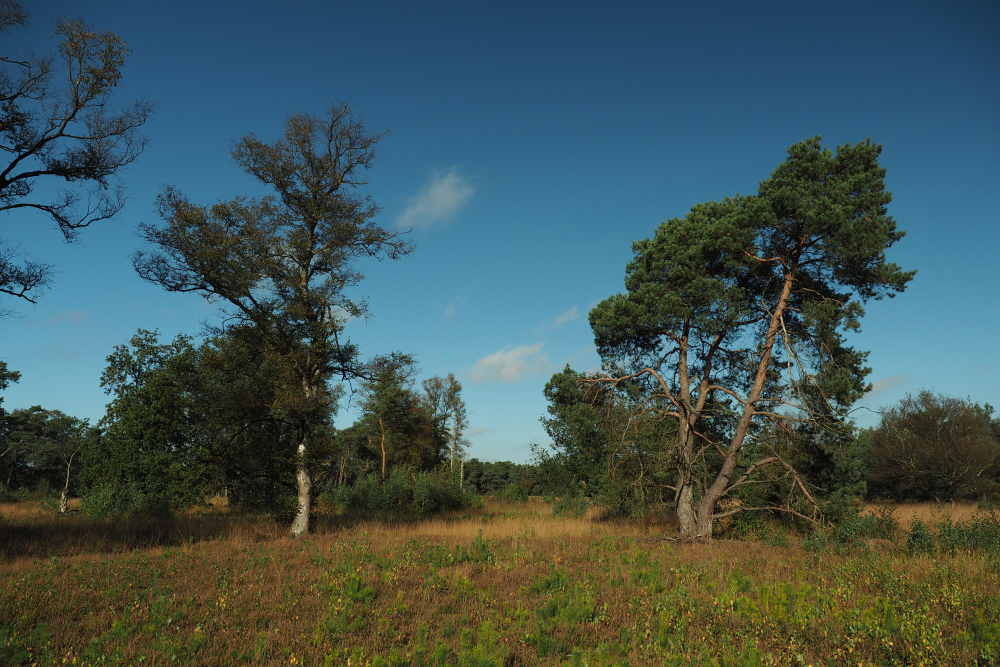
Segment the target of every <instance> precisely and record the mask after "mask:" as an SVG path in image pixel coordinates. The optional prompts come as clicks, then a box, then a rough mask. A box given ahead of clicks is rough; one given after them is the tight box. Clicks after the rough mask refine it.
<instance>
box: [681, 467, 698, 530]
mask: <svg viewBox="0 0 1000 667" xmlns="http://www.w3.org/2000/svg"><path fill="white" fill-rule="evenodd" d="M678 483H679V484H680V493H678V494H677V521H678V523H679V524H680V537H681V539H685V540H687V539H691V538H693V537H695V535H696V534H697V533H696V531H697V527H698V525H697V516H696V515H695V511H694V488H693V487H692V485H691V480H690V478H688V479H686V480H684V481H682V482H678Z"/></svg>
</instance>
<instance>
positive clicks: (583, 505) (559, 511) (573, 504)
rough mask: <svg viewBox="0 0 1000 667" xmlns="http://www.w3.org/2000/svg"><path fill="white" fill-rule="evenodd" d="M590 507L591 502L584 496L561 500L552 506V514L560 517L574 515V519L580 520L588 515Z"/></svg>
mask: <svg viewBox="0 0 1000 667" xmlns="http://www.w3.org/2000/svg"><path fill="white" fill-rule="evenodd" d="M588 505H590V502H589V501H588V500H587V499H586V498H584V497H583V496H577V497H575V498H560V499H558V500H557V501H555V503H553V504H552V513H553V514H555V515H556V516H558V517H568V516H570V515H572V516H573V518H574V519H579V518H580V517H582V516H583V515H584V514H586V513H587V506H588Z"/></svg>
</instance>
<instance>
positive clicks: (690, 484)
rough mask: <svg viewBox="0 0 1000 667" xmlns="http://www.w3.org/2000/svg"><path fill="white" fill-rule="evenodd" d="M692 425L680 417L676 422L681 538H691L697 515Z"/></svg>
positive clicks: (695, 526)
mask: <svg viewBox="0 0 1000 667" xmlns="http://www.w3.org/2000/svg"><path fill="white" fill-rule="evenodd" d="M693 431H694V427H693V426H692V425H691V424H690V423H689V422H688V421H687V420H684V419H682V420H681V421H680V423H679V424H678V430H677V439H678V441H679V442H678V444H679V447H678V449H679V450H680V451H679V454H680V461H679V462H678V464H677V521H678V523H679V524H680V526H679V528H680V537H681V539H685V540H688V539H692V538H694V537H695V535H696V532H697V520H698V517H697V515H696V514H695V510H694V478H693V476H692V468H693V463H694V462H693V460H692V459H693V458H694V442H693V440H694V432H693Z"/></svg>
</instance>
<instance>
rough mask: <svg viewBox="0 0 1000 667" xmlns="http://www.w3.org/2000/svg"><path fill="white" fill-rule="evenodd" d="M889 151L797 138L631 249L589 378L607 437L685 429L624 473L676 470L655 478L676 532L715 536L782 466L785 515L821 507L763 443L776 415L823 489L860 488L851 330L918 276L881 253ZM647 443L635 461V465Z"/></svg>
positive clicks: (600, 309)
mask: <svg viewBox="0 0 1000 667" xmlns="http://www.w3.org/2000/svg"><path fill="white" fill-rule="evenodd" d="M880 152H881V146H879V145H877V144H874V143H872V142H871V141H870V140H866V141H864V142H862V143H859V144H856V145H851V144H846V145H844V146H841V147H839V148H838V149H837V152H836V153H833V152H832V151H830V150H828V149H826V148H824V147H823V146H822V145H821V144H820V139H819V137H816V138H813V139H808V140H806V141H803V142H800V143H798V144H795V145H793V146H791V147H789V149H788V158H787V159H786V160H785V161H784V162H782V163H781V164H780V165H778V167H777V168H776V169H775V170H774V172H772V174H771V176H770V177H769V178H768V179H766V180H765V181H763V182H761V184H760V186H759V188H758V190H757V194H756V195H753V196H749V197H742V196H736V197H732V198H724V199H723V200H722V201H720V202H709V203H705V204H698V205H696V206H694V207H693V208H692V209H691V211H690V213H689V214H688V215H686V216H685V217H684V218H675V219H672V220H670V221H668V222H665V223H663V224H661V225H660V227H659V228H658V229H657V230H656V234H655V235H654V237H653V238H651V239H645V240H641V241H637V242H635V243H634V244H633V252H634V255H635V256H634V258H633V260H632V261H631V262H629V264H628V266H627V267H626V274H625V288H626V292H625V293H623V294H619V295H615V296H612V297H611V298H609V299H606V300H604V301H602V302H601V303H600V304H598V306H597V307H595V308H594V309H593V310H592V311H591V313H590V323H591V327H592V328H593V330H594V336H595V343H596V345H597V349H598V352H599V353H600V355H601V357H602V359H603V360H604V370H605V372H606V374H605V375H603V376H601V377H596V378H592V379H591V380H590V384H591V385H599V386H601V387H603V388H604V391H606V392H608V393H610V394H612V397H611V398H607V399H603V402H602V405H609V406H613V407H614V408H618V410H615V409H611V410H609V411H608V414H609V415H611V416H612V417H614V416H615V415H616V413H618V412H620V413H621V414H620V416H618V417H617V418H614V419H612V420H609V421H610V422H613V423H614V424H615V426H614V428H610V427H609V431H610V432H611V437H610V440H611V441H612V442H616V443H617V442H622V443H630V444H632V446H635V444H636V443H639V442H641V433H642V430H643V427H642V422H643V421H650V420H659V421H660V422H661V423H662V424H666V423H667V422H668V421H672V422H673V423H674V424H675V425H676V427H677V428H676V430H675V431H674V434H673V435H674V438H673V443H671V444H670V445H669V450H668V451H669V453H668V451H664V452H663V453H662V454H661V455H660V456H658V457H656V456H646V457H645V461H644V465H640V466H633V469H632V470H631V471H630V473H631V474H630V477H631V479H632V480H639V479H643V478H645V477H647V476H648V475H649V473H651V472H654V471H655V472H660V473H661V474H664V473H666V470H667V469H669V468H672V469H673V470H674V473H673V474H672V475H671V476H670V477H666V478H665V479H664V480H662V481H659V482H658V484H657V486H658V487H660V488H671V490H673V491H674V494H675V495H674V497H675V498H676V501H675V502H676V503H677V510H678V517H679V520H680V524H681V533H682V534H684V535H686V536H699V537H702V538H707V537H709V536H710V535H711V531H712V520H713V518H715V517H716V516H717V514H716V505H717V503H718V502H719V501H720V500H721V499H722V498H724V497H725V496H729V497H733V496H734V495H736V496H738V495H739V494H741V493H744V492H745V491H746V490H747V489H746V486H748V485H752V484H754V483H756V481H757V479H756V475H760V474H767V475H768V476H769V477H774V475H772V473H773V472H775V471H777V473H778V476H781V477H783V478H784V480H785V481H786V485H785V489H786V493H785V494H784V495H785V496H786V498H788V500H787V501H785V502H782V503H781V504H782V505H783V506H788V507H785V509H789V510H793V511H797V510H796V508H795V506H797V505H799V504H801V503H802V502H808V503H809V504H810V505H812V507H813V511H814V512H818V511H819V510H820V509H821V507H820V506H819V504H818V502H817V501H816V500H815V498H813V497H812V496H810V495H809V493H808V492H807V490H806V489H807V487H806V486H805V484H804V483H800V482H802V480H801V476H799V475H796V474H795V473H794V470H795V469H794V468H793V467H792V466H791V465H790V464H789V462H788V461H786V460H784V459H783V458H782V457H781V456H780V455H778V454H777V453H776V451H775V450H776V449H777V448H778V446H780V445H781V444H782V443H780V442H769V441H767V440H766V439H763V440H762V439H761V437H759V436H760V435H762V434H763V435H767V431H766V430H765V429H766V425H767V424H768V423H769V422H770V423H771V424H773V425H775V426H776V427H777V429H776V430H774V431H773V433H775V434H777V433H778V432H779V431H783V432H784V433H787V434H791V435H794V436H795V439H797V440H798V439H802V440H803V442H802V443H801V444H795V449H797V451H798V453H799V456H798V458H800V459H803V458H812V457H815V458H816V459H817V460H816V465H814V466H812V467H813V469H814V470H813V473H814V474H813V476H814V478H815V480H814V481H813V487H814V489H819V488H822V487H820V486H819V484H820V483H823V484H827V487H826V490H827V492H832V491H833V490H834V489H831V488H830V486H833V485H834V484H836V485H837V486H838V488H840V489H846V487H847V486H852V487H853V488H852V489H851V490H850V491H849V492H848V491H845V495H852V494H855V493H857V492H858V491H859V490H863V489H860V487H858V486H857V484H856V480H854V479H853V477H854V475H853V473H852V471H851V470H850V469H851V467H852V465H853V463H852V460H853V459H852V457H851V456H845V455H843V450H844V449H845V447H847V445H846V443H847V442H848V441H849V440H850V436H851V433H850V429H849V428H847V427H846V424H845V422H846V419H847V415H848V410H849V408H850V406H851V405H852V404H853V403H854V402H855V401H856V400H857V399H858V398H860V397H861V396H862V395H863V394H864V392H865V390H866V389H867V386H866V384H865V381H864V379H865V376H866V375H867V374H868V373H869V369H867V368H864V365H863V364H864V361H865V358H866V353H864V352H861V351H857V350H855V349H854V348H852V347H851V346H849V345H848V341H847V338H846V336H847V335H848V333H851V332H856V331H858V329H859V321H860V317H861V315H862V314H863V308H862V305H861V304H862V303H863V302H865V301H868V300H870V299H878V298H881V297H883V296H893V295H894V294H896V293H898V292H900V291H902V290H903V289H904V288H905V286H906V284H907V282H908V281H909V280H910V279H911V278H912V277H913V272H905V271H902V270H901V269H900V268H899V267H898V266H897V265H895V264H893V263H890V262H888V261H887V259H886V256H885V251H886V249H887V248H889V247H890V246H892V245H893V244H894V243H895V242H896V241H898V240H899V239H901V238H902V236H903V233H902V232H899V231H897V229H896V224H895V221H894V220H893V219H892V217H891V216H889V215H888V211H887V209H886V205H887V204H888V203H889V201H890V199H891V196H890V195H889V193H888V192H887V191H886V190H885V183H884V177H885V170H884V169H882V168H881V167H880V166H879V163H878V156H879V154H880ZM786 406H790V407H791V408H793V409H792V410H788V407H786ZM803 415H808V419H807V420H806V423H805V424H801V422H802V416H803ZM793 427H794V430H793ZM748 442H749V443H751V444H754V445H755V446H753V447H747V448H745V447H744V446H745V445H746V444H747V443H748ZM786 449H788V450H789V452H790V451H791V445H790V444H789V446H788V447H786ZM639 450H640V452H637V453H636V455H634V456H630V457H629V458H631V459H635V460H642V459H643V457H642V456H641V455H640V453H641V450H642V448H641V447H639ZM651 453H652V452H650V454H651ZM824 459H826V460H825V461H824ZM612 462H613V459H612ZM838 466H840V467H841V470H840V471H836V472H832V473H830V472H827V470H828V469H829V468H831V467H833V468H836V467H838ZM612 467H613V466H609V469H610V468H612ZM820 470H822V471H824V473H823V474H819V475H817V474H815V473H816V472H817V471H820ZM748 474H749V475H751V477H752V478H748V477H745V475H748ZM671 478H672V479H671ZM824 478H825V479H824ZM766 481H767V482H768V483H772V482H774V481H775V480H774V479H767V480H766ZM765 500H766V499H765ZM843 504H844V503H843V502H842V501H837V502H834V503H833V505H840V506H842V505H843Z"/></svg>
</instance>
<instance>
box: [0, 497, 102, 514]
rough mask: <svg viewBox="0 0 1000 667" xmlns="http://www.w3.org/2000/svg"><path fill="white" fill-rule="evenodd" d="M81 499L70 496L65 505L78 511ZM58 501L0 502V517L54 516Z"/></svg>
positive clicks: (81, 502)
mask: <svg viewBox="0 0 1000 667" xmlns="http://www.w3.org/2000/svg"><path fill="white" fill-rule="evenodd" d="M82 504H83V501H82V500H81V499H80V498H70V499H69V501H68V502H67V507H68V508H69V509H70V510H71V511H78V510H79V509H80V506H81V505H82ZM57 506H58V501H56V500H54V499H52V500H49V501H48V502H35V501H25V502H20V503H0V518H2V519H34V518H39V517H47V516H54V515H56V514H58V513H59V512H58V510H57V509H56V508H57Z"/></svg>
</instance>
